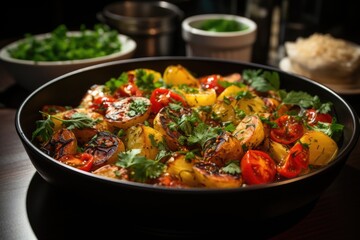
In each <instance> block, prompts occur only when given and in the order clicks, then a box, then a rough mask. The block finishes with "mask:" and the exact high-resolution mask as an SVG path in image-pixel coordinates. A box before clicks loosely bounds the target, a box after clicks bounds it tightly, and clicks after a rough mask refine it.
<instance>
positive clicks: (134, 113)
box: [32, 65, 344, 188]
mask: <svg viewBox="0 0 360 240" xmlns="http://www.w3.org/2000/svg"><path fill="white" fill-rule="evenodd" d="M39 112H40V113H39V115H40V116H42V118H41V120H38V121H37V122H36V129H35V130H34V131H33V135H32V137H33V138H32V141H33V142H34V143H36V145H37V146H38V147H39V148H40V149H41V150H42V151H44V152H45V153H46V154H48V155H49V156H51V157H52V158H54V159H56V160H57V161H59V162H61V163H63V164H67V165H69V166H71V167H73V168H77V169H80V170H82V171H87V172H91V173H93V174H97V175H101V176H104V177H108V178H112V179H117V180H119V181H131V182H141V183H147V184H151V185H156V186H166V187H177V188H194V187H195V188H204V187H206V188H239V187H245V186H248V185H255V184H267V183H272V182H278V181H283V180H285V179H291V178H296V177H298V176H301V175H304V174H308V173H310V172H312V171H316V170H317V169H319V168H322V167H324V166H326V165H327V164H328V163H329V162H331V161H332V160H333V159H334V158H335V157H336V156H337V153H338V143H339V141H340V140H341V137H342V131H343V127H344V126H343V125H342V124H340V123H337V120H336V116H335V114H334V112H333V110H332V104H331V103H330V102H322V101H321V99H319V97H318V96H313V95H310V94H309V93H307V92H303V91H287V90H285V89H281V88H280V79H279V75H278V74H277V73H276V72H271V71H267V70H262V69H258V70H254V69H246V70H243V71H242V72H239V73H233V74H230V75H226V76H223V75H220V74H217V73H209V75H204V76H196V75H195V74H194V73H192V72H190V71H189V70H188V69H186V68H185V67H183V66H181V65H169V66H168V67H167V68H166V69H165V70H164V72H163V73H160V72H157V71H155V70H152V69H146V68H139V69H132V70H129V71H126V72H122V73H121V74H119V76H116V77H113V78H111V79H109V80H107V81H106V82H105V83H104V84H97V85H93V86H91V87H90V88H89V89H88V91H87V92H86V93H84V96H83V97H82V100H81V102H80V103H79V104H78V105H77V106H58V105H52V104H51V103H44V106H43V107H42V109H39Z"/></svg>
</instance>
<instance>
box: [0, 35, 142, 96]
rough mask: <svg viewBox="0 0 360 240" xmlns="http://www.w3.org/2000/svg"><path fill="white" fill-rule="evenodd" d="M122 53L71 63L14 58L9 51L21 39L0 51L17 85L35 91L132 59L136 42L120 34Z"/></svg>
mask: <svg viewBox="0 0 360 240" xmlns="http://www.w3.org/2000/svg"><path fill="white" fill-rule="evenodd" d="M79 34H80V32H78V31H73V32H69V33H68V35H69V36H71V35H79ZM50 35H51V34H50V33H45V34H38V35H34V37H35V38H36V39H38V40H40V39H44V38H47V37H50ZM118 38H119V40H120V42H121V44H122V45H121V46H122V47H121V51H119V52H116V53H113V54H110V55H107V56H102V57H96V58H89V59H81V60H69V61H31V60H22V59H16V58H12V57H11V56H10V54H9V53H8V49H10V48H14V47H16V46H17V45H18V44H19V43H21V42H23V41H24V40H25V39H20V40H17V41H15V42H12V43H10V44H8V45H6V46H4V47H3V48H2V49H1V50H0V60H1V61H2V63H3V64H4V65H5V68H6V70H7V71H8V72H9V73H10V74H11V75H12V76H13V77H14V79H15V81H16V82H17V84H19V85H20V86H22V87H23V88H25V89H27V90H30V91H33V90H35V89H36V88H38V87H40V86H41V85H43V84H44V83H46V82H48V81H50V80H52V79H54V78H56V77H59V76H61V75H63V74H65V73H68V72H72V71H74V70H77V69H80V68H84V67H87V66H91V65H95V64H100V63H104V62H110V61H115V60H121V59H128V58H131V57H132V56H133V54H134V51H135V49H136V47H137V45H136V42H135V41H134V40H133V39H132V38H130V37H128V36H126V35H122V34H119V35H118Z"/></svg>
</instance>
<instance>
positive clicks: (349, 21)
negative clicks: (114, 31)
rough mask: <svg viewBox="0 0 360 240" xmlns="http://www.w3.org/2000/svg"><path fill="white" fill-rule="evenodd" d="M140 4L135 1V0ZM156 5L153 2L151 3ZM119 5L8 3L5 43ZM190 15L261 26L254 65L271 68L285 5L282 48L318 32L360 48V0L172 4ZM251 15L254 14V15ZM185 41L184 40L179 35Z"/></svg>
mask: <svg viewBox="0 0 360 240" xmlns="http://www.w3.org/2000/svg"><path fill="white" fill-rule="evenodd" d="M133 1H134V0H133ZM148 1H150V0H148ZM112 2H115V1H114V0H101V1H81V2H80V1H74V0H48V1H39V0H33V1H24V0H18V1H14V0H12V1H2V3H1V4H0V43H2V45H4V44H5V43H7V42H10V41H13V40H15V39H18V38H21V37H23V36H24V34H25V33H31V34H38V33H45V32H50V31H52V30H53V29H55V28H56V27H57V26H58V25H59V24H65V25H67V27H68V28H69V29H70V30H77V29H79V27H80V25H81V24H85V25H86V26H87V27H92V26H93V25H94V24H95V23H98V22H99V20H98V19H97V18H96V14H97V13H98V12H100V11H102V9H103V8H104V6H106V5H107V4H109V3H112ZM168 2H171V3H174V4H175V5H177V6H178V7H180V9H182V10H183V11H184V17H187V16H191V15H195V14H202V13H230V14H237V15H246V14H247V16H249V17H250V18H252V19H253V20H255V21H256V22H257V23H258V26H259V31H258V39H257V42H256V43H255V49H254V54H253V61H254V62H258V63H267V60H268V59H267V57H268V55H267V52H268V50H269V38H270V24H271V17H272V9H273V8H274V7H275V6H280V7H281V9H282V11H283V17H284V18H283V19H282V21H283V23H285V24H283V25H282V26H283V28H282V31H281V32H280V36H279V41H280V44H281V43H283V42H284V41H287V40H295V39H296V38H297V37H298V36H304V37H305V36H308V35H310V34H312V33H314V32H322V33H330V34H332V35H333V36H335V37H339V38H343V39H346V40H349V41H352V42H355V43H357V44H360V30H359V29H360V28H359V27H358V24H359V23H360V12H359V5H360V4H359V1H357V0H341V1H339V0H221V1H215V0H168ZM248 3H256V4H258V5H259V6H260V8H263V9H266V10H267V16H265V17H261V18H259V17H258V16H255V15H254V14H253V13H252V14H251V13H249V12H248V11H247V7H246V6H247V4H248ZM249 14H250V15H249ZM178 36H179V37H180V38H181V35H180V34H179V35H178ZM177 44H179V46H178V51H177V53H176V54H177V55H183V54H184V53H185V51H184V44H182V40H181V39H179V40H178V41H177Z"/></svg>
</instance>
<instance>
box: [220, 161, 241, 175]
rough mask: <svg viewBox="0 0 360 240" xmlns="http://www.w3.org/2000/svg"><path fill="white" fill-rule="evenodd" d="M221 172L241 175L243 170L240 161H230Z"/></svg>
mask: <svg viewBox="0 0 360 240" xmlns="http://www.w3.org/2000/svg"><path fill="white" fill-rule="evenodd" d="M221 171H222V172H224V173H228V174H231V175H235V174H240V173H241V169H240V166H239V162H238V161H230V162H229V163H227V165H226V166H225V167H223V168H221Z"/></svg>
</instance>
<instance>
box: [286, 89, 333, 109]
mask: <svg viewBox="0 0 360 240" xmlns="http://www.w3.org/2000/svg"><path fill="white" fill-rule="evenodd" d="M282 102H283V104H291V105H297V106H299V107H301V108H305V109H306V108H315V109H318V110H319V111H320V112H321V113H327V112H329V111H330V110H331V106H332V103H330V102H328V103H321V101H320V98H319V97H318V96H316V95H315V96H312V95H310V94H309V93H307V92H303V91H291V92H289V93H287V94H286V95H285V97H284V98H283V99H282Z"/></svg>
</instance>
